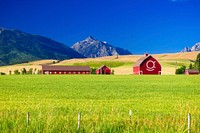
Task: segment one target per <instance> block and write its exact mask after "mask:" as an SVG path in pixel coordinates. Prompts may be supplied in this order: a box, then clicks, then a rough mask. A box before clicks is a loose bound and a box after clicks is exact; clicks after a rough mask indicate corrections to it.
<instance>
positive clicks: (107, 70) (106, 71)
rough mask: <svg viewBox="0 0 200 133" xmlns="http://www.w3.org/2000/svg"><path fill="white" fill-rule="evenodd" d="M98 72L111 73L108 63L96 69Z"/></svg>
mask: <svg viewBox="0 0 200 133" xmlns="http://www.w3.org/2000/svg"><path fill="white" fill-rule="evenodd" d="M96 74H111V70H110V68H108V67H107V66H106V65H103V66H101V67H100V68H99V69H97V70H96Z"/></svg>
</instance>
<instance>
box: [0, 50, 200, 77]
mask: <svg viewBox="0 0 200 133" xmlns="http://www.w3.org/2000/svg"><path fill="white" fill-rule="evenodd" d="M198 53H199V52H188V53H166V54H152V56H153V57H155V58H156V59H157V60H158V61H159V62H160V63H161V65H162V70H163V71H162V74H163V75H171V74H175V69H176V68H177V67H179V66H181V65H186V66H189V64H190V62H191V61H193V60H195V59H196V56H197V54H198ZM142 56H143V55H128V56H119V57H118V58H116V56H107V57H101V58H86V59H71V60H64V61H61V62H59V63H56V64H53V61H55V62H57V60H40V61H34V62H29V63H24V64H18V65H11V66H2V67H0V72H4V73H6V74H9V71H12V72H13V71H14V70H16V69H18V70H21V69H23V68H26V70H28V69H30V68H33V69H37V70H41V65H43V64H53V65H71V66H75V65H82V66H83V65H89V66H91V67H96V68H98V67H100V66H101V65H104V64H105V65H107V66H108V67H110V68H111V69H113V70H114V71H115V74H116V75H130V74H132V71H133V70H132V67H133V65H134V64H135V62H136V61H137V60H138V59H139V58H141V57H142Z"/></svg>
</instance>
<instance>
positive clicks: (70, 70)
mask: <svg viewBox="0 0 200 133" xmlns="http://www.w3.org/2000/svg"><path fill="white" fill-rule="evenodd" d="M42 74H90V67H89V66H46V65H43V66H42Z"/></svg>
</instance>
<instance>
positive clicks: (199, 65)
mask: <svg viewBox="0 0 200 133" xmlns="http://www.w3.org/2000/svg"><path fill="white" fill-rule="evenodd" d="M195 68H196V69H198V70H199V71H200V53H199V54H198V55H197V58H196V61H195Z"/></svg>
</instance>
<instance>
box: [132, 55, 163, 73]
mask: <svg viewBox="0 0 200 133" xmlns="http://www.w3.org/2000/svg"><path fill="white" fill-rule="evenodd" d="M161 73H162V67H161V65H160V63H159V62H158V61H157V60H156V59H155V58H153V57H152V56H151V55H148V54H145V55H144V57H142V58H140V59H139V60H138V61H137V62H136V63H135V65H134V67H133V74H138V75H142V74H161Z"/></svg>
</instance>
